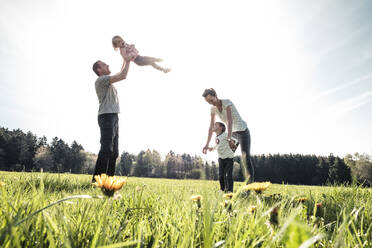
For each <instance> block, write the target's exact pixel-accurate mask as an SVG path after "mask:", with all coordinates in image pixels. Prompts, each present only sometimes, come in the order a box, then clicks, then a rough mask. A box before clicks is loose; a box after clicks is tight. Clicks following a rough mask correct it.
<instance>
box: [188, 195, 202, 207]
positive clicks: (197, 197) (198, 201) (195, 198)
mask: <svg viewBox="0 0 372 248" xmlns="http://www.w3.org/2000/svg"><path fill="white" fill-rule="evenodd" d="M190 200H192V201H194V202H196V205H197V206H198V208H201V200H203V197H202V196H201V195H192V196H191V197H190Z"/></svg>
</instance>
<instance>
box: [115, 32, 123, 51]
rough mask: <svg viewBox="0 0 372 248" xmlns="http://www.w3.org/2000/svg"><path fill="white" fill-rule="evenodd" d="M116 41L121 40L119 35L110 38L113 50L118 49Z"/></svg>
mask: <svg viewBox="0 0 372 248" xmlns="http://www.w3.org/2000/svg"><path fill="white" fill-rule="evenodd" d="M118 40H123V38H121V37H120V36H119V35H115V36H114V37H112V46H113V47H114V48H115V50H117V49H118Z"/></svg>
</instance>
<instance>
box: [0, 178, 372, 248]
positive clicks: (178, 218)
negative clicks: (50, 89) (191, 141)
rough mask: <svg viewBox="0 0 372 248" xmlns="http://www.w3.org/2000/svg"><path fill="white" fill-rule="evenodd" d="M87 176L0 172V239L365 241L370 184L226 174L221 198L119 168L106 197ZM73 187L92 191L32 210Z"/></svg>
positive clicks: (62, 242)
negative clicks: (230, 189) (253, 186)
mask: <svg viewBox="0 0 372 248" xmlns="http://www.w3.org/2000/svg"><path fill="white" fill-rule="evenodd" d="M90 179H91V176H89V175H70V174H47V173H10V172H0V184H1V186H0V192H1V201H0V211H1V215H0V247H300V246H301V245H302V246H301V247H353V248H354V247H372V234H371V233H372V190H371V189H364V188H359V187H356V186H354V187H313V186H293V185H276V184H275V185H270V186H269V187H268V188H267V190H265V191H263V193H262V194H257V193H256V192H254V191H252V192H250V193H245V192H244V191H241V186H242V185H243V183H235V185H234V187H235V191H239V192H238V193H237V194H235V195H234V196H233V198H232V199H231V200H226V199H225V198H224V195H223V193H221V192H219V190H218V189H219V185H218V182H217V181H203V180H168V179H150V178H129V179H128V183H127V184H126V185H125V186H124V187H123V188H122V189H121V190H120V191H118V193H119V194H120V195H121V197H116V199H113V198H107V197H103V198H100V196H102V193H101V191H100V190H99V189H97V188H93V187H92V186H91V184H90ZM196 194H199V195H201V196H202V197H203V199H202V200H201V201H200V205H199V206H198V202H194V201H192V200H190V197H191V196H192V195H196ZM76 195H89V196H92V197H93V198H83V199H80V198H76V199H69V200H66V201H63V202H60V203H58V204H55V205H53V206H51V207H49V208H46V209H45V210H43V211H41V212H39V213H37V214H34V215H33V213H34V212H35V211H37V210H39V209H42V208H44V207H46V206H48V205H50V204H51V203H53V202H56V201H58V200H60V199H63V198H66V197H68V196H76ZM85 197H88V196H85ZM301 197H305V198H306V199H304V200H303V202H300V201H299V200H298V199H299V198H301ZM317 204H318V206H317Z"/></svg>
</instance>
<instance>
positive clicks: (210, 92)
mask: <svg viewBox="0 0 372 248" xmlns="http://www.w3.org/2000/svg"><path fill="white" fill-rule="evenodd" d="M208 95H211V96H217V93H216V91H215V90H214V89H213V88H210V89H205V90H204V93H203V97H207V96H208Z"/></svg>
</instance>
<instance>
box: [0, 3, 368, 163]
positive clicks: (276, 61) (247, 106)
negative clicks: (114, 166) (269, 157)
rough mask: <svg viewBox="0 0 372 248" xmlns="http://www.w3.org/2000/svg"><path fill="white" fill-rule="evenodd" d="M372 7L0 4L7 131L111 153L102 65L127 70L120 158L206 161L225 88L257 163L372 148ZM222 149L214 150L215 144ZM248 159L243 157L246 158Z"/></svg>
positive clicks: (2, 112) (0, 120) (0, 94)
mask: <svg viewBox="0 0 372 248" xmlns="http://www.w3.org/2000/svg"><path fill="white" fill-rule="evenodd" d="M371 11H372V2H371V1H368V0H365V1H361V0H358V1H348V0H341V1H340V0H337V1H336V0H322V1H310V0H308V1H304V0H291V1H289V0H283V1H269V0H268V1H258V0H257V1H229V2H226V1H218V0H217V1H216V0H214V1H213V0H212V1H207V0H205V1H194V0H189V1H175V0H173V1H171V0H167V1H163V0H159V1H142V0H136V1H125V0H121V1H95V0H89V1H72V0H64V1H62V0H61V1H57V0H35V1H26V0H0V32H1V35H0V74H1V77H0V126H3V127H6V128H9V129H17V128H20V129H22V130H23V131H31V132H33V133H34V134H36V135H38V136H42V135H45V136H46V137H47V138H48V141H51V139H52V138H53V137H55V136H57V137H59V138H62V139H63V140H65V141H66V142H68V143H69V144H71V142H72V141H74V140H76V141H77V142H78V143H80V144H82V146H83V147H84V149H85V150H87V151H90V152H93V153H98V151H99V147H100V144H99V138H100V133H99V127H98V123H97V113H98V99H97V96H96V93H95V88H94V82H95V80H96V78H97V76H96V75H95V74H94V73H93V71H92V65H93V63H94V62H95V61H96V60H98V59H99V60H102V61H104V62H106V63H107V64H109V65H110V69H111V72H112V73H116V72H119V70H120V67H121V64H122V59H121V57H120V55H119V53H118V52H116V51H115V50H114V49H113V48H112V45H111V38H112V37H113V36H114V35H120V36H122V37H123V38H124V39H125V40H126V42H128V43H130V44H135V46H136V48H137V49H138V50H139V52H140V54H141V55H145V56H154V57H160V58H163V59H164V61H163V63H162V65H164V66H166V67H170V68H172V71H171V72H170V73H168V74H164V73H162V72H159V71H157V70H154V69H153V68H152V67H140V66H137V65H135V64H134V63H132V64H131V65H130V69H129V73H128V77H127V79H126V80H124V81H121V82H118V83H116V84H115V87H116V88H117V90H118V94H119V99H120V107H121V113H120V115H119V119H120V120H119V123H120V125H119V133H120V134H119V137H120V138H119V151H120V153H121V152H123V151H128V152H131V153H134V154H137V153H138V152H139V151H141V150H146V149H148V148H149V149H155V150H157V151H159V152H160V153H161V154H162V155H165V154H166V153H167V152H168V151H170V150H172V151H174V152H176V153H180V154H181V153H189V154H195V155H200V156H202V158H205V159H216V158H217V154H215V153H211V154H208V155H203V154H202V153H201V150H202V148H203V146H204V145H205V143H206V139H207V133H208V127H209V121H210V105H208V104H207V103H206V102H205V100H204V99H203V97H202V96H201V95H202V93H203V91H204V89H206V88H211V87H212V88H214V89H215V90H216V91H217V94H218V96H219V98H221V99H230V100H231V101H232V102H233V103H234V104H235V106H236V107H237V109H238V111H239V113H240V115H241V116H242V117H243V119H244V120H245V121H246V122H247V124H248V127H249V130H250V133H251V138H252V143H251V153H252V154H268V153H302V154H316V155H328V154H330V153H333V154H335V155H339V156H344V155H346V154H347V153H354V152H359V153H364V152H366V153H371V152H372V132H371V127H372V114H371V113H372V19H371V18H370V13H371ZM211 144H213V139H212V142H211ZM239 153H240V152H238V154H239Z"/></svg>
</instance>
